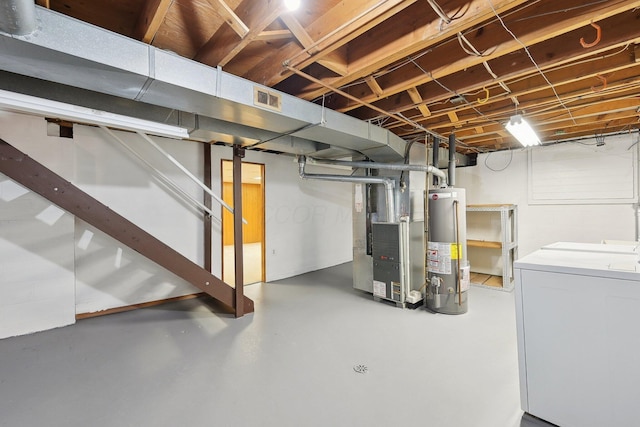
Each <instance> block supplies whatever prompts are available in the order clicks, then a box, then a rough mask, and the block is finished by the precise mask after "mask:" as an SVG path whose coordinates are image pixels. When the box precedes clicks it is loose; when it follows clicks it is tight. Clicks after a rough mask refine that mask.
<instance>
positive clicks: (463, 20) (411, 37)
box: [300, 0, 526, 100]
mask: <svg viewBox="0 0 640 427" xmlns="http://www.w3.org/2000/svg"><path fill="white" fill-rule="evenodd" d="M523 3H526V0H515V1H514V0H502V1H496V0H493V4H494V7H495V9H496V11H497V12H498V13H504V12H507V11H509V10H511V9H514V8H517V7H518V6H520V5H522V4H523ZM421 5H422V3H421ZM420 7H422V6H420ZM415 9H416V8H411V12H412V15H413V16H411V17H410V18H407V19H410V21H411V22H418V23H419V24H417V25H416V26H415V27H414V28H413V29H412V30H411V31H407V28H406V26H403V25H397V22H396V23H395V24H394V23H393V22H392V21H389V25H388V26H384V25H380V27H379V28H376V29H375V30H373V31H371V32H370V33H369V34H368V35H367V37H366V39H364V38H363V40H362V41H361V42H360V43H352V44H351V45H350V48H351V49H352V51H353V52H352V54H351V57H352V58H354V60H353V61H351V62H350V63H349V70H350V72H349V75H347V76H345V77H343V78H338V79H335V80H331V81H328V82H326V83H328V84H330V85H333V86H337V87H341V86H344V85H346V84H348V83H352V82H354V81H356V80H358V79H361V78H364V77H365V76H367V75H370V74H372V73H374V72H376V71H378V70H381V69H384V68H385V67H387V66H389V65H390V64H393V63H395V62H398V61H401V60H403V59H405V58H407V57H410V56H412V55H414V54H415V53H416V52H420V51H422V50H425V49H427V48H429V47H431V46H437V45H438V44H440V43H443V42H444V41H445V40H447V39H449V38H452V37H455V36H456V35H457V34H458V33H459V32H464V31H466V30H468V29H470V28H473V27H474V26H477V25H480V24H481V23H483V22H485V21H488V20H490V19H494V18H495V14H494V13H493V10H491V8H490V7H488V6H487V1H486V0H472V1H470V2H469V4H468V10H467V12H466V13H465V14H464V16H462V17H460V18H459V19H456V20H455V21H452V22H451V23H450V24H448V25H446V26H444V28H443V27H442V26H441V24H440V20H434V19H428V18H426V17H425V18H423V16H432V12H431V11H428V10H427V8H425V10H424V11H421V10H420V9H419V8H418V9H417V10H415ZM416 12H417V13H416ZM427 14H428V15H427ZM372 40H375V42H372ZM304 65H306V64H305V63H302V64H300V66H304ZM412 86H416V85H412ZM325 93H327V91H326V89H325V88H323V87H315V88H312V89H310V90H307V91H305V92H304V94H301V96H302V97H304V99H307V100H310V99H315V98H317V97H318V96H320V95H323V94H325Z"/></svg>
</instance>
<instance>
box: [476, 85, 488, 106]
mask: <svg viewBox="0 0 640 427" xmlns="http://www.w3.org/2000/svg"><path fill="white" fill-rule="evenodd" d="M482 90H484V99H480V98H478V104H486V103H487V101H488V100H489V89H487V88H486V87H483V88H482Z"/></svg>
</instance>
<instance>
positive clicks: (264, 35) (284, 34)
mask: <svg viewBox="0 0 640 427" xmlns="http://www.w3.org/2000/svg"><path fill="white" fill-rule="evenodd" d="M290 38H293V34H291V31H289V30H266V31H262V32H261V33H260V34H258V35H257V36H256V38H255V40H256V41H258V40H259V41H270V40H286V39H290Z"/></svg>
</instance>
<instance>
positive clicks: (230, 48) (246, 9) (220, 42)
mask: <svg viewBox="0 0 640 427" xmlns="http://www.w3.org/2000/svg"><path fill="white" fill-rule="evenodd" d="M274 3H275V4H274ZM285 11H286V6H285V5H284V2H272V1H259V2H254V1H252V0H244V1H243V2H242V3H240V5H238V7H237V8H236V11H235V12H236V14H237V15H238V17H239V18H240V19H241V20H242V21H243V22H245V23H246V25H247V27H248V28H249V32H248V33H247V34H246V35H245V37H244V38H242V39H240V38H239V37H238V34H236V32H235V31H234V30H233V29H231V27H229V26H223V27H221V28H220V29H218V31H216V32H215V34H214V35H213V36H211V38H210V39H209V40H208V41H207V42H206V43H205V44H204V45H203V46H202V47H201V48H200V50H199V51H198V53H197V54H196V56H195V58H194V59H195V60H196V61H200V62H202V63H204V64H207V65H211V66H214V67H215V66H218V65H219V66H221V67H224V66H225V65H227V64H228V63H229V61H231V60H232V59H233V58H234V57H235V56H236V55H237V54H238V53H240V52H241V51H242V50H243V49H244V48H245V47H246V46H247V45H248V44H249V43H251V42H252V41H253V40H255V39H256V38H257V37H258V35H259V34H260V33H262V32H263V31H264V29H265V28H267V26H268V25H269V24H271V23H272V22H273V21H274V20H275V19H276V18H277V17H278V16H280V15H281V14H282V13H284V12H285Z"/></svg>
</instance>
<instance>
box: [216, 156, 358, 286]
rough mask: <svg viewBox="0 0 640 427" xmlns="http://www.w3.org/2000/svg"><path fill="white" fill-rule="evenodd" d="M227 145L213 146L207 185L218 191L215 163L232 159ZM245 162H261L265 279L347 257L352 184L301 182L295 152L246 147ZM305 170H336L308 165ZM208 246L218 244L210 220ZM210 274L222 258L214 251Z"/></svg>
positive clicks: (219, 240)
mask: <svg viewBox="0 0 640 427" xmlns="http://www.w3.org/2000/svg"><path fill="white" fill-rule="evenodd" d="M232 156H233V152H232V149H231V148H228V147H214V150H213V153H212V169H213V172H212V175H213V178H212V187H213V189H214V190H213V191H214V192H215V193H216V194H221V176H220V164H221V161H222V160H231V159H232ZM244 160H245V161H247V162H252V163H262V164H265V183H266V186H265V227H266V228H265V231H266V243H265V247H266V253H265V257H266V267H265V268H266V280H267V281H274V280H279V279H283V278H285V277H291V276H295V275H298V274H302V273H305V272H308V271H313V270H319V269H322V268H325V267H329V266H332V265H337V264H341V263H344V262H348V261H351V259H352V257H353V255H352V246H353V245H352V232H351V184H349V183H339V182H326V181H302V180H301V179H300V178H299V177H298V165H297V163H295V161H294V160H295V159H294V157H291V156H286V155H273V154H266V153H260V152H257V151H247V152H246V157H245V159H244ZM309 171H310V172H316V173H340V172H339V171H338V172H336V170H335V169H330V168H322V167H318V166H310V167H309ZM213 229H214V236H213V248H214V252H216V251H217V250H218V249H217V248H222V240H221V233H220V229H219V226H218V225H217V224H215V223H214V227H213ZM213 269H214V274H216V275H218V276H219V275H221V271H222V267H221V258H220V257H218V256H214V259H213Z"/></svg>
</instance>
